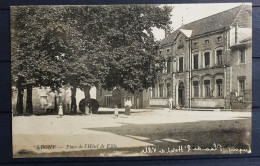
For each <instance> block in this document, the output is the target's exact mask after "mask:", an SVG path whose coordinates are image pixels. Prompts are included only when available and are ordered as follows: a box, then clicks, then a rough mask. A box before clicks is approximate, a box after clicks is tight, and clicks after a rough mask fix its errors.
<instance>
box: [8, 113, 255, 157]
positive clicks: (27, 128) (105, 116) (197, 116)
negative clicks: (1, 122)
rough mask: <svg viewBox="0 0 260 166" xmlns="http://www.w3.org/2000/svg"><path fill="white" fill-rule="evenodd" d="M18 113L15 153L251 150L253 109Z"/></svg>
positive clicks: (91, 154) (102, 154) (71, 154)
mask: <svg viewBox="0 0 260 166" xmlns="http://www.w3.org/2000/svg"><path fill="white" fill-rule="evenodd" d="M119 113H120V114H119V117H115V115H114V114H113V109H106V108H101V109H100V111H99V114H91V115H74V116H69V115H65V116H63V117H58V116H56V115H45V116H19V117H13V155H14V157H17V158H20V157H76V156H77V157H107V156H110V157H112V156H150V155H155V156H158V155H194V154H234V153H236V154H239V153H250V144H251V142H250V140H251V112H227V111H225V112H222V111H184V110H168V109H160V110H159V109H139V110H131V115H130V116H124V114H123V110H119Z"/></svg>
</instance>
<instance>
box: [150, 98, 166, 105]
mask: <svg viewBox="0 0 260 166" xmlns="http://www.w3.org/2000/svg"><path fill="white" fill-rule="evenodd" d="M150 106H163V107H167V106H168V99H160V98H157V99H150Z"/></svg>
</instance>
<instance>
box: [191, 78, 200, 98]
mask: <svg viewBox="0 0 260 166" xmlns="http://www.w3.org/2000/svg"><path fill="white" fill-rule="evenodd" d="M195 82H197V84H196V86H195V84H194V83H195ZM195 87H197V88H195ZM192 88H193V95H192V96H193V97H194V98H199V96H200V95H199V89H200V88H199V81H198V80H194V81H192ZM195 90H196V91H195ZM195 92H196V93H195ZM195 94H196V95H195Z"/></svg>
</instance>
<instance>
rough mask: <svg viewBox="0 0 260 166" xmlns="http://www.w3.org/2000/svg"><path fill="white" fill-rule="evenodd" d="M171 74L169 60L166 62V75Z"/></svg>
mask: <svg viewBox="0 0 260 166" xmlns="http://www.w3.org/2000/svg"><path fill="white" fill-rule="evenodd" d="M170 72H171V60H170V59H169V60H168V61H167V73H170Z"/></svg>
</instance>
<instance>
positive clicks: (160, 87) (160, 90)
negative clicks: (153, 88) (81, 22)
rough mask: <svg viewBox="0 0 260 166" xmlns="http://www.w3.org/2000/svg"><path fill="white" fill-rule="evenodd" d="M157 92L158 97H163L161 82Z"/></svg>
mask: <svg viewBox="0 0 260 166" xmlns="http://www.w3.org/2000/svg"><path fill="white" fill-rule="evenodd" d="M159 94H160V97H163V84H160V85H159Z"/></svg>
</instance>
